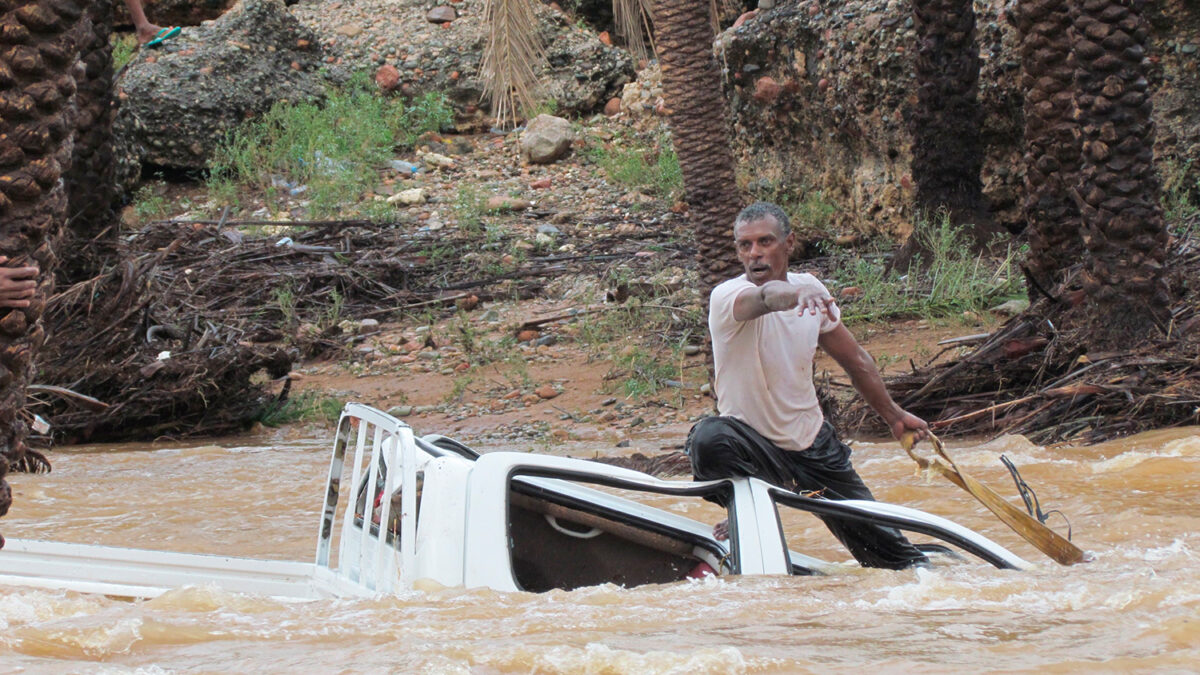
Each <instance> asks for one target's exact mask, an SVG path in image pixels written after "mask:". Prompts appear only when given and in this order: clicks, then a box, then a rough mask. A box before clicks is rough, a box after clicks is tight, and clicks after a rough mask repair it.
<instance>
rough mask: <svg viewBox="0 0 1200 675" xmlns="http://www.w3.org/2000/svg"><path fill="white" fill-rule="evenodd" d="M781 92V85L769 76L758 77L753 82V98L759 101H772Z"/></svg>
mask: <svg viewBox="0 0 1200 675" xmlns="http://www.w3.org/2000/svg"><path fill="white" fill-rule="evenodd" d="M782 92H783V87H781V86H779V83H778V82H776V81H775V80H774V79H773V78H770V77H760V78H758V81H757V82H755V83H754V100H756V101H758V102H759V103H774V102H775V99H777V98H779V94H780V93H782Z"/></svg>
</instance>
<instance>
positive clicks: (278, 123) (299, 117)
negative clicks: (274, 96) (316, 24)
mask: <svg viewBox="0 0 1200 675" xmlns="http://www.w3.org/2000/svg"><path fill="white" fill-rule="evenodd" d="M451 121H452V111H451V109H450V106H449V105H448V103H447V102H446V100H445V98H444V97H443V96H441V95H439V94H427V95H426V96H425V97H424V98H422V99H418V100H417V101H415V102H413V103H411V104H409V105H405V104H404V103H403V102H402V101H400V100H398V99H388V98H384V97H382V96H380V95H379V94H378V93H376V91H375V90H374V87H373V86H372V84H371V83H370V80H369V78H367V77H366V76H365V75H358V76H355V77H354V78H353V79H352V80H351V81H350V82H349V83H348V84H347V85H346V86H345V87H344V88H342V89H339V90H333V91H331V92H329V95H328V97H327V98H326V99H325V101H324V102H323V103H314V102H299V103H293V102H280V103H276V104H275V105H274V106H272V107H271V109H270V110H268V111H267V112H266V113H265V114H264V115H263V116H262V117H260V118H258V119H254V120H249V121H247V122H246V123H244V124H243V125H241V126H239V127H238V128H237V129H235V130H234V131H233V132H231V133H230V134H229V135H228V136H227V137H226V138H225V140H224V142H223V143H222V144H221V145H220V146H219V147H218V148H217V150H216V152H215V153H214V155H213V158H212V160H211V161H210V163H209V190H210V194H211V196H212V197H213V198H214V199H216V200H217V201H218V202H223V203H231V202H236V197H237V194H238V193H239V192H240V191H242V190H245V189H247V188H250V189H257V190H261V191H262V192H263V193H265V195H266V196H267V199H268V200H269V201H277V200H279V199H280V198H282V197H284V196H285V195H288V194H289V193H290V194H291V195H292V196H297V197H301V196H302V198H303V199H304V200H307V201H308V204H309V206H308V208H309V212H310V215H312V216H313V217H321V216H327V215H331V214H333V213H335V212H337V211H339V210H341V209H342V208H345V207H346V206H347V205H348V204H350V203H353V202H356V201H357V200H358V199H359V198H360V197H361V196H362V195H363V193H364V192H365V191H366V190H367V189H369V188H371V187H372V186H374V184H375V183H376V182H377V181H378V179H379V169H380V167H381V166H382V165H383V164H384V162H385V161H386V160H388V159H390V158H391V156H392V155H393V153H394V152H395V150H396V149H397V148H398V147H406V146H411V145H412V143H413V142H414V141H415V140H416V139H417V137H419V136H420V135H421V134H422V133H424V132H427V131H437V130H439V129H440V128H442V127H444V126H448V125H449V124H450V122H451Z"/></svg>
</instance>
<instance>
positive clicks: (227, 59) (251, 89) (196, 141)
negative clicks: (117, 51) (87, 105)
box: [115, 0, 325, 169]
mask: <svg viewBox="0 0 1200 675" xmlns="http://www.w3.org/2000/svg"><path fill="white" fill-rule="evenodd" d="M321 58H322V52H321V48H320V45H319V40H318V38H317V37H316V36H315V35H314V34H313V33H312V31H310V30H308V29H307V28H305V27H304V26H301V25H300V24H299V22H297V21H296V20H295V19H294V18H293V17H292V16H291V14H289V13H288V11H287V9H286V8H285V7H284V5H283V3H282V2H281V0H243V1H242V2H240V3H239V4H238V5H236V6H234V8H233V9H231V10H230V11H229V12H228V13H226V14H225V15H224V16H222V17H221V18H219V19H217V20H216V21H213V22H211V23H207V24H204V25H202V26H199V27H196V28H192V29H188V30H185V31H183V33H181V34H180V35H179V36H178V37H176V38H174V39H172V40H169V41H167V42H166V43H165V44H164V45H163V46H162V47H161V48H160V49H154V50H147V49H143V50H141V51H140V52H139V54H138V57H137V60H135V61H134V62H132V63H130V65H129V67H128V69H127V70H126V71H125V74H124V76H123V77H122V78H121V80H120V81H119V82H118V89H117V96H118V98H119V99H120V106H121V108H120V112H119V114H118V116H117V123H116V129H115V134H116V135H117V137H118V142H119V143H120V142H124V143H127V144H132V145H133V146H134V147H136V148H138V149H140V151H141V152H140V157H138V159H139V160H140V161H142V162H146V163H150V164H158V165H162V166H169V167H178V168H185V169H198V168H203V167H204V166H205V165H206V163H207V161H208V159H209V157H210V156H211V155H212V151H213V149H214V147H215V146H216V144H217V143H218V142H219V141H220V140H221V139H222V138H223V137H224V136H225V134H226V133H228V132H229V130H230V129H233V128H234V127H235V126H237V125H238V124H240V123H241V122H242V121H243V120H245V119H247V118H249V117H251V116H254V115H256V114H259V113H262V112H264V111H265V110H267V109H268V108H270V107H271V106H272V105H274V104H275V103H277V102H279V101H284V100H291V101H296V100H311V99H318V98H321V97H322V96H323V95H324V89H325V87H324V80H323V78H322V76H321V75H320V74H319V72H318V70H319V68H320V66H321Z"/></svg>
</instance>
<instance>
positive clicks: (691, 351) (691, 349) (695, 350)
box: [683, 345, 700, 356]
mask: <svg viewBox="0 0 1200 675" xmlns="http://www.w3.org/2000/svg"><path fill="white" fill-rule="evenodd" d="M699 353H700V346H699V345H687V346H685V347H684V348H683V355H684V356H695V355H697V354H699Z"/></svg>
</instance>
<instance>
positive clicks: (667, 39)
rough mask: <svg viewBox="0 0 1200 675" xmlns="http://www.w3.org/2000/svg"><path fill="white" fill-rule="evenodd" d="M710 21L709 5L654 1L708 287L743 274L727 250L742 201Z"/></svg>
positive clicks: (693, 0) (675, 134)
mask: <svg viewBox="0 0 1200 675" xmlns="http://www.w3.org/2000/svg"><path fill="white" fill-rule="evenodd" d="M710 15H711V10H710V9H709V3H708V2H703V1H697V0H659V2H658V3H657V4H656V6H655V14H654V24H655V27H656V29H657V30H658V36H657V44H658V50H659V60H660V62H661V63H662V72H663V93H664V98H665V100H666V105H667V108H668V111H667V115H668V117H667V119H668V121H669V123H670V127H671V135H672V139H673V143H674V146H675V153H676V155H677V156H678V157H679V168H680V170H681V171H682V173H683V188H684V199H685V201H686V202H687V205H688V217H689V218H690V219H691V221H692V229H693V231H694V232H695V233H696V240H697V243H698V246H699V254H700V270H701V275H702V278H703V280H704V283H705V284H706V285H707V286H708V288H711V287H712V286H714V285H716V284H718V283H720V282H722V281H724V280H726V279H729V278H731V277H733V276H735V275H736V274H737V272H738V271H739V270H740V269H741V265H740V264H739V263H738V262H737V257H736V255H735V254H734V249H733V220H734V218H736V217H737V213H738V211H739V210H740V208H741V198H740V196H739V194H738V191H737V184H736V177H735V175H734V161H733V150H732V149H731V147H730V139H731V135H732V127H731V125H730V122H729V110H728V107H727V105H726V103H725V97H724V94H723V93H722V89H721V72H720V69H719V68H718V66H717V62H716V60H715V59H714V58H713V29H712V22H711V16H710ZM706 290H707V289H706ZM705 297H707V293H705Z"/></svg>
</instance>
